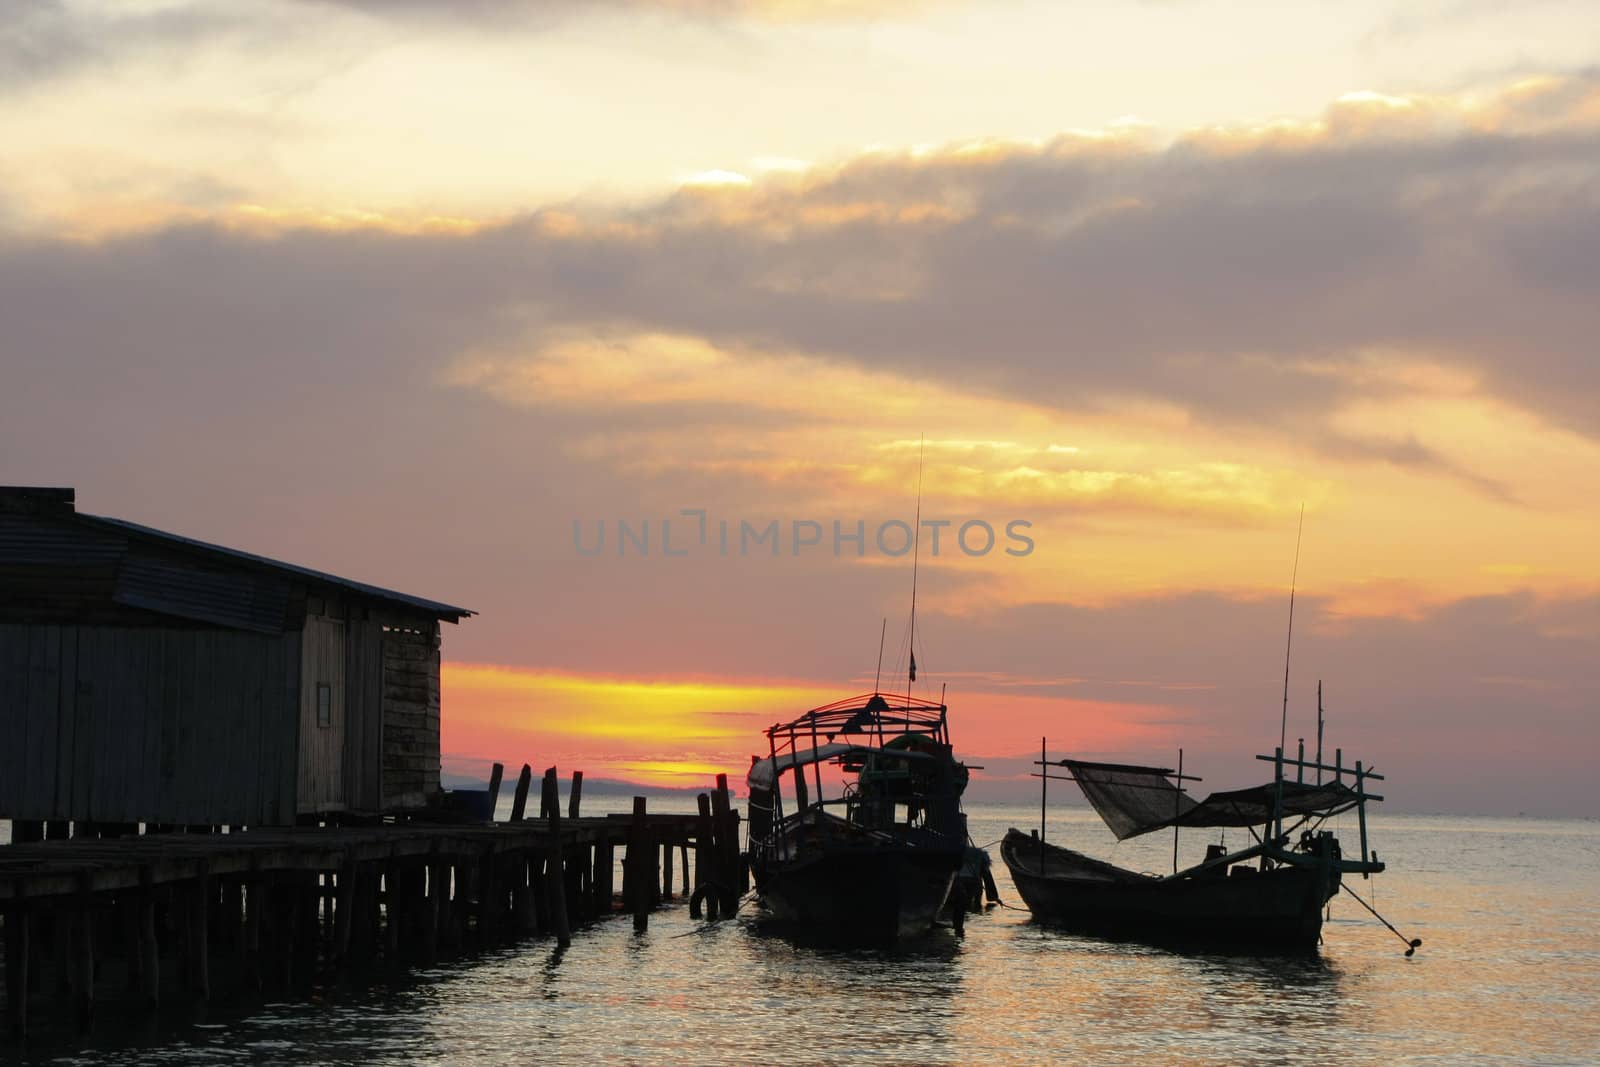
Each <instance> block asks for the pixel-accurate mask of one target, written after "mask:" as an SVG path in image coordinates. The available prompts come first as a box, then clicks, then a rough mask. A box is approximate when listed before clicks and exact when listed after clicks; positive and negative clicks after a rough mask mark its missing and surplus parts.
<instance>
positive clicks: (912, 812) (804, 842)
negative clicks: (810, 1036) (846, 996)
mask: <svg viewBox="0 0 1600 1067" xmlns="http://www.w3.org/2000/svg"><path fill="white" fill-rule="evenodd" d="M766 734H767V739H768V747H769V755H768V756H767V758H765V759H760V758H752V761H751V767H750V773H749V776H748V779H747V786H748V789H749V797H750V800H749V818H748V823H749V830H750V871H751V874H752V875H753V876H754V878H755V883H756V890H757V892H758V893H759V895H760V898H761V901H762V903H763V904H764V905H765V906H766V908H767V911H768V913H769V915H770V916H771V917H772V918H774V919H777V920H779V921H781V922H783V923H785V924H786V925H788V926H789V927H790V928H791V929H793V930H794V932H796V933H799V934H801V935H802V936H806V937H811V938H816V939H820V940H826V941H845V942H863V941H865V942H873V943H886V942H893V941H895V940H898V939H900V938H905V937H913V936H916V935H918V934H921V933H924V932H926V931H927V930H928V929H929V928H930V927H931V926H932V925H933V923H934V921H935V919H936V918H937V917H938V915H939V912H940V910H941V909H942V908H943V907H944V906H945V901H946V898H947V897H948V896H949V894H950V887H951V884H952V882H953V881H954V880H955V877H956V874H957V872H958V871H959V870H960V868H961V866H962V863H963V861H964V859H965V858H966V851H967V833H966V816H965V815H963V814H962V812H961V794H962V791H963V790H964V789H965V788H966V783H967V769H966V767H965V766H964V765H962V764H961V763H959V762H957V761H956V759H955V757H954V755H953V754H952V751H951V747H950V734H949V725H948V719H947V709H946V708H945V706H944V704H943V703H934V702H932V701H926V700H921V699H917V698H914V697H909V696H898V695H897V696H890V695H887V694H884V693H879V692H874V693H869V694H866V695H864V696H859V697H854V698H851V699H849V700H843V701H839V702H837V703H834V704H829V705H826V706H824V707H821V708H816V709H814V710H812V711H808V712H806V714H804V715H802V716H800V717H799V718H798V719H795V720H794V721H793V722H788V723H780V724H778V725H776V726H773V727H771V728H770V729H768V730H767V732H766ZM824 764H830V765H835V766H837V767H838V768H839V770H840V772H841V775H842V777H843V779H844V782H843V788H842V789H840V790H839V791H838V795H836V796H832V797H829V796H826V795H825V792H824V784H823V778H822V767H823V765H824ZM785 775H788V777H789V780H790V782H791V783H792V791H793V796H794V805H795V806H794V811H793V813H792V814H785V813H784V810H783V809H784V796H783V790H782V788H781V785H782V779H783V777H784V776H785ZM808 777H810V779H811V782H810V783H808V782H807V778H808ZM813 786H814V788H815V794H814V795H813V793H812V788H813Z"/></svg>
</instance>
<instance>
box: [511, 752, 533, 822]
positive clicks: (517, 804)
mask: <svg viewBox="0 0 1600 1067" xmlns="http://www.w3.org/2000/svg"><path fill="white" fill-rule="evenodd" d="M532 782H533V768H532V767H530V766H528V765H527V764H526V763H524V764H523V765H522V773H521V774H519V775H517V792H516V795H515V796H513V797H512V799H511V821H512V822H521V821H522V816H523V814H524V813H525V812H526V811H527V810H528V786H529V785H531V784H532Z"/></svg>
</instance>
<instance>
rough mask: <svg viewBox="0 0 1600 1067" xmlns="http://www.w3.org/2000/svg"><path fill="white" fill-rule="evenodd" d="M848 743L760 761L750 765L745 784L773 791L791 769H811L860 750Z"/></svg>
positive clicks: (804, 750) (837, 743)
mask: <svg viewBox="0 0 1600 1067" xmlns="http://www.w3.org/2000/svg"><path fill="white" fill-rule="evenodd" d="M860 747H861V746H860V745H853V744H850V743H849V742H847V741H834V742H831V743H829V744H826V745H818V746H817V747H816V748H805V749H801V750H800V751H798V752H786V753H784V754H783V755H781V756H778V757H776V758H775V759H774V758H773V757H770V756H769V757H768V758H767V759H758V760H756V761H755V762H754V763H752V764H751V765H750V773H749V774H748V775H746V776H745V784H746V785H748V786H749V787H750V788H751V789H771V788H772V784H773V782H775V781H777V778H778V775H780V774H782V773H783V772H784V771H786V770H788V769H789V768H791V767H809V766H810V765H811V764H813V763H818V762H820V761H822V760H829V759H833V758H834V757H835V756H838V755H842V754H843V753H846V752H849V751H850V750H851V749H854V748H860Z"/></svg>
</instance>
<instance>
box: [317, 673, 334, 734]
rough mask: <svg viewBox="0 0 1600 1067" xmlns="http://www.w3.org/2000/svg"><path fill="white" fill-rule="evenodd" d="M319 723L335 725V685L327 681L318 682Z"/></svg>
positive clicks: (319, 724)
mask: <svg viewBox="0 0 1600 1067" xmlns="http://www.w3.org/2000/svg"><path fill="white" fill-rule="evenodd" d="M317 725H318V726H332V725H333V686H331V685H329V684H328V683H327V682H318V683H317Z"/></svg>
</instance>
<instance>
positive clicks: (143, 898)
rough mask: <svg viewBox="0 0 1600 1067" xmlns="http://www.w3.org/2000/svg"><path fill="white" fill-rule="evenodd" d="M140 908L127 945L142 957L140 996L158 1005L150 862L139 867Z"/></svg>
mask: <svg viewBox="0 0 1600 1067" xmlns="http://www.w3.org/2000/svg"><path fill="white" fill-rule="evenodd" d="M135 907H136V908H137V911H138V916H137V919H136V920H135V923H134V927H135V932H136V934H137V939H136V942H135V944H133V945H130V946H129V947H128V951H129V953H130V954H136V955H137V956H138V957H139V993H140V999H142V1000H143V1001H144V1003H145V1004H146V1005H147V1006H148V1007H151V1008H153V1007H155V1005H156V1003H157V1002H158V1001H159V999H160V996H161V951H160V945H159V943H158V942H157V941H156V891H155V882H154V872H153V871H152V870H151V869H150V865H149V864H144V865H142V866H141V867H140V868H139V897H138V900H137V901H136V902H135ZM250 913H251V915H252V916H255V915H256V914H257V908H256V899H255V891H254V890H253V889H252V890H251V893H250Z"/></svg>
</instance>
